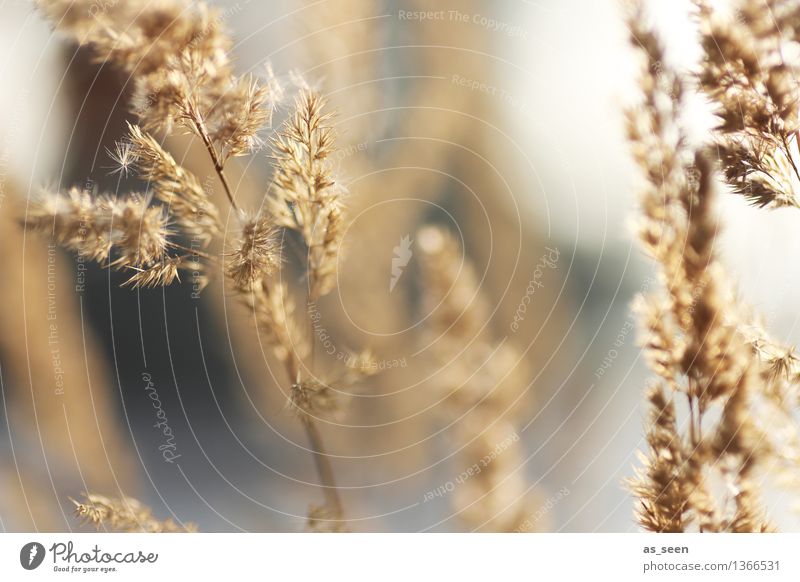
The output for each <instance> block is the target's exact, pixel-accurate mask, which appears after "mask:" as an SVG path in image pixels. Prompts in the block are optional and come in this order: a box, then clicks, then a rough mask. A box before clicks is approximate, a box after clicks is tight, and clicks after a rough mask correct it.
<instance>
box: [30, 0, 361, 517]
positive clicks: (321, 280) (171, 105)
mask: <svg viewBox="0 0 800 582" xmlns="http://www.w3.org/2000/svg"><path fill="white" fill-rule="evenodd" d="M91 4H92V3H91V2H84V1H77V2H49V1H47V2H46V1H40V2H37V5H38V6H39V8H40V9H41V10H42V12H43V13H44V14H45V15H46V16H47V17H48V18H49V19H50V20H51V22H53V23H54V24H55V25H56V26H57V27H58V28H59V29H60V30H61V31H63V32H66V33H68V34H69V35H71V36H72V38H73V39H74V40H75V41H77V42H78V43H79V44H81V45H85V46H87V47H89V48H90V49H91V50H92V51H93V53H94V55H95V57H96V58H97V59H98V60H99V61H101V62H104V63H111V64H113V65H115V66H117V67H119V68H120V69H122V70H124V71H125V72H127V73H128V74H130V75H131V78H132V79H133V81H134V83H135V96H134V103H135V106H134V113H135V115H136V117H137V118H138V120H137V122H136V123H131V124H129V135H128V136H127V138H126V139H125V140H124V141H123V142H121V143H119V144H118V145H117V146H116V147H115V148H114V150H113V151H112V152H110V154H111V157H112V159H114V160H115V161H116V163H117V164H118V171H120V172H125V173H127V172H130V171H134V172H136V173H137V174H138V176H139V177H140V178H142V179H143V180H145V181H147V182H148V185H149V188H148V190H147V191H146V192H143V193H130V194H128V195H126V196H122V197H117V196H111V195H99V196H96V195H93V194H91V193H89V192H86V191H83V190H81V189H79V188H71V189H69V190H68V191H67V192H66V193H53V192H45V193H43V194H42V195H41V196H40V197H39V198H38V199H37V200H34V201H33V203H32V204H31V208H30V210H29V212H28V214H27V218H26V221H27V225H28V227H29V228H35V229H38V230H41V231H45V232H50V233H52V234H53V236H54V237H55V238H56V239H57V240H58V241H59V242H60V243H61V244H62V245H63V246H64V247H65V248H68V249H70V250H72V251H74V252H76V253H77V254H78V255H80V256H81V257H83V258H86V259H90V260H93V261H97V262H99V263H100V264H102V265H103V266H105V267H108V268H113V269H118V270H121V271H124V272H126V273H128V274H129V275H130V277H129V278H128V280H127V283H126V284H130V285H132V286H141V287H156V286H164V285H169V284H171V283H173V282H175V281H178V280H179V279H180V276H181V273H182V272H184V273H192V276H193V277H195V278H196V280H195V281H193V282H194V283H195V284H196V285H198V286H200V287H203V286H205V284H206V283H207V282H208V279H209V278H210V277H215V276H221V277H224V278H225V279H226V281H227V283H228V285H229V287H230V288H231V289H232V291H233V292H235V293H236V294H238V295H239V296H240V297H241V299H242V303H243V304H245V305H246V306H248V307H249V309H250V310H251V312H252V315H253V318H254V320H255V322H256V324H257V326H258V327H259V330H260V331H261V332H262V333H263V334H264V335H265V337H266V339H267V341H268V343H269V344H270V345H271V346H272V348H273V349H274V351H275V354H276V355H277V357H278V359H279V360H280V361H281V362H283V364H284V365H285V368H286V382H287V385H288V386H289V387H290V389H288V390H287V393H288V394H289V395H290V399H289V406H290V408H291V409H292V410H293V411H294V412H295V413H296V414H297V416H298V417H299V419H300V422H301V424H302V426H303V427H304V429H305V430H306V434H307V436H308V440H309V442H310V448H311V451H312V454H313V457H314V461H315V465H316V467H317V470H318V473H319V479H320V486H321V487H322V488H323V491H324V496H325V504H324V505H323V506H321V507H314V508H313V509H312V512H311V514H312V515H311V517H310V524H311V526H312V527H314V528H315V529H334V530H343V529H344V528H345V525H344V512H343V508H342V503H341V500H340V499H339V495H338V492H337V489H336V483H335V480H334V477H333V470H332V467H331V466H330V462H329V459H328V455H327V452H326V449H325V445H324V439H323V436H322V434H321V432H320V431H319V429H318V427H317V423H316V415H318V414H324V413H330V412H332V410H333V408H334V404H335V403H338V402H340V401H341V399H339V398H334V397H332V394H333V393H334V392H342V391H346V390H348V389H350V388H352V386H353V385H354V384H355V383H356V382H358V381H360V380H361V379H362V378H363V377H364V376H365V375H367V374H366V373H364V374H355V373H353V370H352V369H347V370H345V373H343V374H342V375H341V377H340V379H339V383H340V385H337V386H336V388H335V389H334V388H332V387H331V386H328V383H327V382H326V380H325V379H323V378H320V377H318V376H317V375H316V374H315V373H314V362H313V358H312V350H311V346H312V341H311V338H308V337H307V334H306V327H307V326H306V324H305V321H304V317H301V316H299V315H298V313H297V310H296V307H295V304H296V300H295V299H294V298H293V297H292V295H291V293H290V291H289V288H288V286H287V285H286V284H285V282H284V281H283V280H282V277H283V271H282V270H281V266H282V262H283V260H284V259H283V257H282V249H281V245H280V244H279V237H278V234H279V233H278V231H279V230H280V229H292V230H296V231H298V232H299V233H300V235H301V236H302V238H303V240H304V241H305V243H306V246H307V250H308V253H307V258H306V261H305V267H306V272H307V277H308V288H309V291H308V296H309V299H310V300H312V301H314V300H316V299H318V298H319V297H321V296H322V295H325V294H326V293H328V292H330V291H331V289H332V288H333V287H334V285H335V281H336V277H335V275H336V264H337V261H338V259H339V253H340V248H341V236H342V232H343V225H342V220H343V214H344V210H343V205H342V197H343V194H344V190H343V189H342V188H341V187H340V186H338V184H337V181H336V180H335V179H334V176H333V167H332V164H331V163H330V161H329V157H330V156H331V155H332V154H333V153H334V152H335V151H336V150H335V142H334V134H333V129H332V127H331V125H330V114H329V113H328V112H327V111H326V109H325V100H324V99H323V97H322V96H321V95H320V94H319V93H318V92H317V91H315V90H312V89H310V88H308V86H306V85H305V84H304V83H301V88H300V90H299V91H298V96H297V97H296V99H295V104H294V108H293V111H292V113H291V114H290V115H289V118H288V119H287V121H286V122H285V123H284V124H283V127H282V129H281V130H280V131H279V132H277V133H276V134H274V135H273V136H272V138H271V139H270V140H269V143H270V145H271V148H272V152H273V156H272V157H273V160H274V166H275V172H274V178H273V180H272V183H271V185H270V187H269V191H268V193H267V200H268V202H267V204H266V205H263V206H262V208H260V209H259V210H258V211H256V212H248V211H245V210H244V209H242V208H240V206H239V203H238V202H237V196H236V192H235V190H234V189H232V187H231V185H230V181H229V180H228V178H227V175H226V173H225V167H226V163H227V162H228V161H229V160H230V159H231V158H233V157H235V156H242V155H248V154H251V153H253V152H255V151H256V150H258V149H260V148H261V146H262V145H263V144H264V143H265V140H264V138H263V137H262V134H263V132H264V131H265V130H266V129H267V126H268V125H269V124H270V122H271V119H272V114H273V110H274V107H275V104H276V101H277V100H278V99H279V98H280V97H281V96H282V95H283V91H284V89H283V88H282V87H280V86H279V84H278V83H277V81H276V80H275V79H274V77H273V76H272V75H271V71H268V72H267V77H266V78H265V79H256V78H255V77H254V76H252V75H242V76H238V75H237V74H236V73H235V71H234V67H233V65H232V63H231V61H230V57H229V54H230V48H231V46H232V43H231V41H230V39H229V37H228V36H227V34H226V32H225V31H224V29H223V28H222V26H221V18H220V17H219V15H218V14H217V13H216V12H215V11H214V10H212V9H210V8H208V7H207V6H206V5H205V4H203V3H192V4H189V3H187V2H183V1H180V0H174V1H172V0H170V1H164V2H155V3H153V2H138V1H137V2H125V3H117V4H115V5H113V6H110V7H109V9H108V10H107V11H104V12H102V13H101V14H99V15H95V16H92V10H90V8H91ZM176 131H183V132H188V133H190V134H192V135H193V136H194V137H195V138H196V139H198V140H200V141H201V142H202V144H203V146H204V148H205V150H206V152H207V154H208V156H209V158H210V160H211V163H212V164H213V167H214V170H215V172H216V174H217V177H218V179H219V182H220V184H221V185H222V187H223V189H224V192H225V194H226V197H227V200H228V203H229V205H230V207H229V209H228V212H229V213H231V214H232V216H233V219H234V222H235V223H236V225H237V226H236V228H237V229H238V231H239V233H240V234H239V236H238V237H237V238H236V240H235V242H234V243H233V244H232V246H231V247H230V248H228V249H225V250H224V252H223V253H222V254H212V253H211V252H210V251H208V249H209V247H210V245H211V242H212V241H215V240H217V241H218V240H219V239H220V237H221V236H222V233H223V226H222V223H221V219H220V217H221V216H222V214H223V212H224V209H221V208H218V207H217V206H216V205H215V204H214V203H213V202H212V201H211V199H210V197H209V196H208V194H207V193H206V191H205V190H204V189H203V187H202V186H201V183H200V181H199V179H198V178H197V177H196V176H195V175H193V174H192V173H191V172H189V171H188V170H187V169H185V168H183V167H182V166H181V165H179V164H178V163H177V162H176V161H175V159H174V157H173V156H172V155H171V154H170V153H169V152H168V151H167V150H166V149H165V148H164V147H163V146H162V143H161V141H160V140H159V139H157V138H156V137H155V135H156V134H157V135H160V136H162V137H165V136H169V135H170V134H172V133H173V132H176ZM185 239H188V240H190V241H191V245H190V246H189V247H187V246H184V244H183V242H182V241H183V240H185ZM197 273H200V275H199V277H198V276H197ZM364 370H365V371H368V370H369V368H364ZM93 499H94V502H95V505H97V507H99V508H100V509H103V510H106V509H107V510H108V516H109V517H114V516H118V515H120V514H122V513H124V512H123V509H124V508H123V507H122V506H121V505H120V504H119V503H117V502H113V503H110V502H109V503H105V504H103V503H100V502H101V501H103V499H102V498H100V497H95V498H93ZM130 506H131V504H127V506H126V507H128V508H130ZM92 507H93V506H84V505H81V506H79V510H80V511H81V512H83V513H82V515H84V516H96V515H100V513H97V512H95V511H94V510H93V509H92ZM104 508H105V509H104ZM139 509H140V508H139V507H138V506H136V507H135V511H134V513H137V512H138V511H139ZM101 513H102V512H101ZM145 513H146V512H145ZM137 515H138V514H137ZM142 515H144V514H142ZM103 519H105V518H103ZM120 519H121V518H120ZM92 521H97V520H96V519H95V517H92ZM118 521H119V520H118ZM122 521H124V520H122ZM323 522H324V523H325V526H324V527H323V526H321V525H320V524H322V523H323ZM120 523H121V522H120Z"/></svg>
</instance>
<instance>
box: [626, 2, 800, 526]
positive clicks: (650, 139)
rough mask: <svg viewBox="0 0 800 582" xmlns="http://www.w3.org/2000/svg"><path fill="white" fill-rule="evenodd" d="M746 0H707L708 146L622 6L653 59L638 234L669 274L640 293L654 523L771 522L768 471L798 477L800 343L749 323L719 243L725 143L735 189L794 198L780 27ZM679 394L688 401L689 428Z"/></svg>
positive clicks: (634, 14) (636, 484)
mask: <svg viewBox="0 0 800 582" xmlns="http://www.w3.org/2000/svg"><path fill="white" fill-rule="evenodd" d="M739 4H740V8H741V14H742V18H741V19H740V20H738V21H736V22H734V21H725V24H721V23H720V22H719V21H718V20H717V16H716V15H715V14H714V13H713V12H712V11H711V10H710V9H709V8H708V7H707V6H706V5H705V4H704V3H702V2H700V3H699V5H700V9H699V14H700V23H701V27H702V30H703V47H704V49H705V57H704V59H703V61H702V63H701V67H700V72H699V74H698V78H699V79H700V87H701V88H702V90H703V91H704V92H705V93H706V94H707V95H708V96H709V97H710V98H711V99H712V100H714V102H716V103H717V104H718V112H719V116H720V120H721V123H720V126H719V128H718V130H717V131H716V132H715V133H714V142H713V143H710V144H699V145H694V144H693V143H692V142H691V139H690V137H689V135H688V134H687V132H686V129H685V127H684V125H683V123H684V122H683V120H682V114H683V112H684V110H685V107H686V105H685V99H686V91H687V89H686V87H687V83H686V82H685V80H684V78H683V77H682V76H681V74H679V73H678V72H676V71H675V70H674V69H673V68H672V67H670V66H667V65H666V64H665V63H666V62H667V61H666V58H665V54H664V49H663V46H662V44H661V42H660V40H659V38H658V37H657V35H656V34H655V33H654V32H653V31H652V29H651V28H649V27H648V26H647V25H646V24H645V23H646V21H647V15H646V13H645V12H644V11H643V10H642V7H641V5H640V4H639V3H634V4H633V7H632V8H631V12H630V14H629V18H628V26H629V28H630V30H631V41H632V43H633V45H634V47H636V49H637V50H638V51H639V52H640V53H641V54H642V55H643V57H644V58H643V60H644V66H643V67H642V72H641V76H640V87H641V90H642V97H643V103H641V104H640V106H639V107H636V108H634V109H632V110H631V111H630V114H629V122H628V134H629V139H630V142H631V146H632V151H633V155H634V159H635V161H636V163H637V165H638V166H639V168H640V170H641V172H642V174H643V176H644V178H645V180H644V186H643V188H642V194H641V197H640V206H641V210H640V214H641V220H640V223H639V237H640V239H641V242H642V244H643V246H644V248H645V250H646V251H647V252H648V254H649V255H650V256H651V257H652V258H653V259H654V260H655V262H656V264H657V265H658V267H659V275H660V280H661V283H662V289H661V290H660V291H658V292H656V293H652V294H650V295H648V296H645V297H640V298H639V299H638V301H637V304H636V309H637V311H638V313H639V315H640V320H641V322H642V328H643V333H642V339H643V345H644V347H645V350H646V354H647V358H648V363H649V365H650V368H651V369H652V371H653V372H654V373H655V374H656V379H655V380H654V382H653V384H652V386H651V387H650V388H649V390H648V406H649V409H650V413H649V416H648V420H647V426H648V431H647V442H648V450H647V452H646V454H644V455H643V457H642V464H643V466H642V468H641V469H640V470H639V472H638V474H637V476H636V477H635V478H634V479H633V480H632V481H631V483H630V486H631V489H632V491H633V492H634V494H635V495H636V496H637V497H638V499H639V504H638V509H637V518H638V521H639V523H640V524H641V526H642V527H643V528H645V529H647V530H650V531H656V532H685V531H701V532H703V531H708V532H722V531H728V532H761V531H771V530H772V529H773V527H774V526H773V525H772V524H771V522H770V521H769V519H768V517H767V516H766V515H765V511H764V508H763V499H762V497H763V490H764V486H765V482H766V481H767V480H768V478H769V476H774V477H776V480H775V481H776V482H784V483H786V482H788V483H795V484H796V483H797V475H798V465H797V463H796V459H797V453H796V451H797V444H796V443H797V437H796V432H797V428H796V423H795V422H794V420H793V418H792V415H793V410H794V406H795V404H796V400H797V398H796V384H795V381H796V364H795V358H794V355H793V353H792V351H791V350H787V349H786V348H783V347H781V346H778V345H776V344H774V343H773V342H772V341H771V340H769V338H768V337H767V336H766V334H765V333H764V332H763V331H762V329H761V328H760V326H757V325H755V324H754V318H753V316H752V315H751V314H750V311H749V309H748V308H747V306H745V305H744V304H743V303H742V302H741V301H740V300H738V299H737V298H736V296H735V292H734V289H733V287H732V285H731V283H730V282H729V279H728V278H727V276H726V274H725V272H724V269H723V267H722V265H721V262H720V260H719V257H718V255H717V251H716V249H715V241H716V236H717V233H718V230H719V227H720V226H719V222H718V219H717V218H716V216H715V214H714V210H713V203H714V198H715V194H716V189H717V184H716V183H717V179H718V178H717V169H716V168H715V164H714V159H713V156H714V153H715V151H719V152H720V163H721V165H722V170H723V173H724V176H725V178H726V179H727V180H728V181H729V182H730V184H731V185H732V186H733V188H734V189H736V190H737V191H739V192H741V193H743V194H745V195H747V196H748V197H750V198H751V199H753V200H754V201H756V202H757V203H758V204H759V205H761V206H767V205H771V206H778V205H783V204H786V203H788V202H787V201H792V200H793V199H794V192H793V191H792V190H790V189H786V188H784V186H785V184H779V182H780V181H781V180H783V179H785V178H786V179H788V178H787V176H788V174H787V175H786V176H782V177H781V176H778V175H777V172H778V168H777V166H775V164H776V163H777V162H776V160H777V159H778V158H779V157H780V156H789V158H786V159H790V157H791V155H792V154H791V147H790V144H791V143H794V137H791V136H793V135H794V132H795V131H796V128H795V116H796V100H795V97H794V95H793V92H794V91H795V89H794V84H793V83H791V82H789V78H788V77H787V76H786V73H787V71H789V70H790V69H789V68H788V66H787V65H785V64H783V63H782V62H776V59H777V56H778V53H775V52H774V51H775V50H778V48H777V47H780V45H781V43H782V42H783V38H782V36H781V35H782V33H780V32H779V30H782V29H783V28H781V27H777V28H776V27H775V26H773V25H772V24H770V23H768V22H767V21H766V19H767V18H769V19H770V21H771V18H772V17H771V16H767V12H768V11H763V8H759V9H756V4H757V3H755V2H747V1H743V2H740V3H739ZM770 4H771V5H775V8H776V10H777V12H776V13H777V14H778V15H779V16H780V17H781V18H782V17H785V18H787V19H792V18H794V21H797V16H800V13H798V12H797V11H796V10H795V11H793V12H792V13H791V14H790V13H789V12H783V11H781V10H778V8H779V6H778V5H784V4H786V3H781V2H770ZM783 7H784V8H785V6H783ZM798 22H800V21H798ZM784 24H786V23H784ZM790 134H791V135H790ZM717 148H718V149H717ZM789 166H791V163H790V164H789ZM786 169H787V167H783V166H781V168H780V171H783V170H786ZM795 171H796V170H792V172H795ZM791 203H792V204H794V202H791ZM676 399H681V400H683V402H685V405H686V409H687V411H688V419H687V421H686V424H687V425H688V428H687V429H686V430H682V428H681V427H682V426H683V425H684V423H682V422H679V421H678V414H677V412H676V404H675V400H676Z"/></svg>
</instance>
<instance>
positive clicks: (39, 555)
mask: <svg viewBox="0 0 800 582" xmlns="http://www.w3.org/2000/svg"><path fill="white" fill-rule="evenodd" d="M44 554H45V552H44V546H43V545H42V544H40V543H39V542H28V543H27V544H25V545H24V546H22V549H21V550H20V551H19V563H20V564H22V567H23V568H25V569H26V570H35V569H36V568H38V567H39V566H41V564H42V562H43V561H44Z"/></svg>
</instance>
